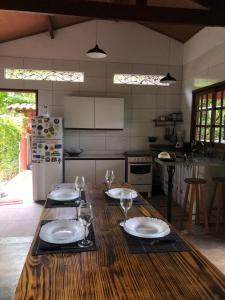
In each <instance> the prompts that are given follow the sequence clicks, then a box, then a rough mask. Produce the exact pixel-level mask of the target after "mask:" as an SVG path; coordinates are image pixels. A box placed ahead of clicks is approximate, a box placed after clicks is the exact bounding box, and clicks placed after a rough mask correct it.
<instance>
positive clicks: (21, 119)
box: [0, 92, 35, 181]
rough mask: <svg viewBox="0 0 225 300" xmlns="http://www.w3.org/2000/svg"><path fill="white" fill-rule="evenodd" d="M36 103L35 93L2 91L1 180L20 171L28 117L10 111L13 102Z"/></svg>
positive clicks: (0, 106)
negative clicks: (24, 128) (25, 125)
mask: <svg viewBox="0 0 225 300" xmlns="http://www.w3.org/2000/svg"><path fill="white" fill-rule="evenodd" d="M15 103H18V104H22V103H31V104H35V94H34V93H20V92H0V181H7V180H9V179H11V178H13V177H14V176H15V175H16V174H18V171H19V144H20V139H21V134H22V129H23V124H24V123H27V117H26V116H24V115H23V114H19V113H17V112H14V111H13V112H9V110H8V106H9V105H11V104H15Z"/></svg>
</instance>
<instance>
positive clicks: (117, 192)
mask: <svg viewBox="0 0 225 300" xmlns="http://www.w3.org/2000/svg"><path fill="white" fill-rule="evenodd" d="M121 192H124V193H125V195H124V197H126V193H127V197H128V195H129V193H132V198H133V199H134V198H136V197H137V196H138V194H137V192H136V191H134V190H131V189H126V188H115V189H110V190H108V191H107V192H106V194H107V195H108V196H109V197H111V198H113V199H120V194H121Z"/></svg>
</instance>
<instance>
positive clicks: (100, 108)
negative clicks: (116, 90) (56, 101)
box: [64, 96, 124, 129]
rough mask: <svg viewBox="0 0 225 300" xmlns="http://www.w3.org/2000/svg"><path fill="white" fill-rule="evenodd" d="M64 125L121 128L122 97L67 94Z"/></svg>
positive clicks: (70, 126)
mask: <svg viewBox="0 0 225 300" xmlns="http://www.w3.org/2000/svg"><path fill="white" fill-rule="evenodd" d="M64 127H65V128H86V129H123V128H124V99H122V98H103V97H102V98H100V97H73V96H67V97H65V98H64Z"/></svg>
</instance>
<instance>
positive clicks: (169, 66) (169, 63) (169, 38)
mask: <svg viewBox="0 0 225 300" xmlns="http://www.w3.org/2000/svg"><path fill="white" fill-rule="evenodd" d="M170 55H171V39H170V38H169V57H168V69H170Z"/></svg>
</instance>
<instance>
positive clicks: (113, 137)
mask: <svg viewBox="0 0 225 300" xmlns="http://www.w3.org/2000/svg"><path fill="white" fill-rule="evenodd" d="M98 28H99V32H98V40H99V46H100V47H102V48H103V49H104V50H105V51H106V52H107V53H108V57H107V58H106V59H104V60H102V61H93V60H90V59H88V58H87V57H86V55H85V53H86V51H87V50H88V49H90V48H92V47H93V46H94V43H95V41H94V36H95V22H93V21H91V22H86V23H82V24H79V25H75V26H71V27H68V28H64V29H61V30H58V31H57V32H56V37H55V39H53V40H51V39H50V38H49V36H48V34H47V33H44V34H39V35H35V36H33V37H29V38H23V39H19V40H17V41H13V42H8V43H4V44H1V45H0V88H6V89H7V88H20V89H38V94H39V109H40V110H41V109H42V107H43V105H44V104H47V105H48V106H49V110H50V113H51V115H53V116H63V106H62V104H63V97H64V96H65V95H81V96H82V95H84V96H89V95H90V96H95V95H96V96H109V97H110V96H112V97H117V96H118V97H124V98H125V130H123V131H65V146H66V147H70V146H72V145H73V146H77V147H81V148H84V150H85V151H86V152H123V151H125V150H144V149H147V148H148V146H149V144H148V141H147V137H148V136H152V135H156V136H158V137H159V142H160V141H163V136H164V128H155V127H154V124H153V122H152V120H153V119H154V118H156V117H158V116H159V115H161V114H167V113H171V112H174V111H175V112H176V111H180V104H181V77H182V59H183V45H182V44H181V43H179V42H177V41H175V40H172V39H169V38H168V37H166V36H164V35H162V34H159V33H157V32H154V31H152V30H150V29H147V28H145V27H143V26H141V25H138V24H134V23H127V22H111V21H99V24H98ZM168 49H170V50H171V51H168ZM4 67H15V68H20V67H21V68H34V69H35V68H36V69H56V70H74V71H83V72H84V73H85V82H84V83H65V82H53V83H52V82H40V81H22V80H5V79H4V76H3V75H4V74H3V71H4ZM168 71H169V72H170V73H171V74H172V75H173V76H175V77H176V78H177V80H178V81H177V84H176V85H172V86H170V87H157V86H128V85H126V86H125V85H114V84H113V82H112V78H113V74H114V73H141V74H165V73H166V72H168Z"/></svg>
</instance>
